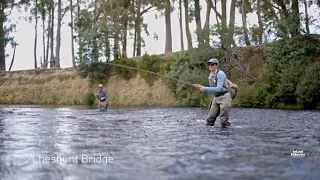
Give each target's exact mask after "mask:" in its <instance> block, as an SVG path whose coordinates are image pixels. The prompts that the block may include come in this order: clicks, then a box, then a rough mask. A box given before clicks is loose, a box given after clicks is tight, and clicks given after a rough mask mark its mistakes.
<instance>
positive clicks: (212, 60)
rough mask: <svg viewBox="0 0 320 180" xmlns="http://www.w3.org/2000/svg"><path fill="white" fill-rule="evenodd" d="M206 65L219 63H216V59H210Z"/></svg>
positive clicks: (217, 62)
mask: <svg viewBox="0 0 320 180" xmlns="http://www.w3.org/2000/svg"><path fill="white" fill-rule="evenodd" d="M208 63H215V64H219V61H218V59H216V58H211V59H210V60H209V61H208Z"/></svg>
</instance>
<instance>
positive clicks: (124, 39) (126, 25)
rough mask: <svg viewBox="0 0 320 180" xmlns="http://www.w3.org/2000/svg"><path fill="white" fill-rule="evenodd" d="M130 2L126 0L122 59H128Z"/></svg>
mask: <svg viewBox="0 0 320 180" xmlns="http://www.w3.org/2000/svg"><path fill="white" fill-rule="evenodd" d="M129 5H130V0H126V1H125V3H124V6H123V7H124V9H125V12H124V15H123V37H122V57H127V34H128V11H129Z"/></svg>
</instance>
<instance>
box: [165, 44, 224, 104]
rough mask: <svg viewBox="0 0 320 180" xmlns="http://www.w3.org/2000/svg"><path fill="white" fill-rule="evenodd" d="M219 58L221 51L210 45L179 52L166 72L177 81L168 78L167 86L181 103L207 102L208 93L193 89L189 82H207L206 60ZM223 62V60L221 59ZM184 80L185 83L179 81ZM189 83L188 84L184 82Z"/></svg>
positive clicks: (204, 83)
mask: <svg viewBox="0 0 320 180" xmlns="http://www.w3.org/2000/svg"><path fill="white" fill-rule="evenodd" d="M212 57H216V58H218V59H219V58H220V57H221V52H219V51H218V50H214V49H212V48H210V47H206V48H201V49H191V50H188V51H186V52H184V53H180V54H179V55H178V56H177V57H176V60H175V61H174V63H173V65H172V67H171V70H170V71H169V73H168V74H167V75H168V76H169V77H172V78H175V79H178V80H179V81H180V82H178V81H174V80H168V86H169V88H170V89H171V90H172V91H173V92H174V94H175V95H176V97H177V98H178V99H180V100H181V101H182V103H183V104H185V105H189V106H197V105H199V104H200V103H201V102H208V95H207V94H206V93H200V92H199V91H197V90H195V89H194V88H193V87H192V86H190V83H199V84H203V85H207V84H208V79H207V77H208V73H209V71H208V67H207V65H206V62H207V61H208V60H209V59H210V58H212ZM221 63H223V61H221ZM181 81H182V82H185V83H181ZM186 83H189V84H186Z"/></svg>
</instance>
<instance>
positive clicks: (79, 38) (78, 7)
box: [77, 0, 83, 62]
mask: <svg viewBox="0 0 320 180" xmlns="http://www.w3.org/2000/svg"><path fill="white" fill-rule="evenodd" d="M80 2H81V0H77V13H78V18H79V17H80V11H81V8H80ZM81 36H82V34H81V29H79V31H78V41H79V43H78V44H79V48H78V56H79V62H82V54H83V53H82V52H83V49H82V47H83V45H82V37H81Z"/></svg>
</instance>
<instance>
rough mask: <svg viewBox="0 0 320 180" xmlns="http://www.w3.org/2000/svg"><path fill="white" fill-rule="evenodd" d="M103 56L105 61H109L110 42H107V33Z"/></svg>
mask: <svg viewBox="0 0 320 180" xmlns="http://www.w3.org/2000/svg"><path fill="white" fill-rule="evenodd" d="M105 56H106V61H107V62H109V61H110V41H109V31H108V30H106V31H105Z"/></svg>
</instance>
